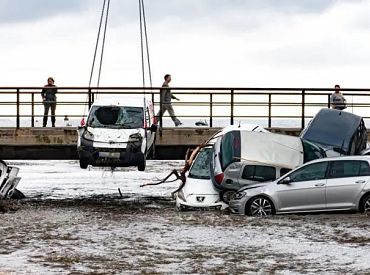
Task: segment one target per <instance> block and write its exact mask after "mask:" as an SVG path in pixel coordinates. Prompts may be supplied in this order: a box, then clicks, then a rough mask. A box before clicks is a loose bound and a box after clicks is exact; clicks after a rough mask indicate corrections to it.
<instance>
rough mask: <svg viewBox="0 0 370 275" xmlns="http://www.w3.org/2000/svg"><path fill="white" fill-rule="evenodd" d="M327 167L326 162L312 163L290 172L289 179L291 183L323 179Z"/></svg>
mask: <svg viewBox="0 0 370 275" xmlns="http://www.w3.org/2000/svg"><path fill="white" fill-rule="evenodd" d="M327 167H328V162H327V161H323V162H318V163H312V164H309V165H306V166H304V167H302V168H300V169H298V170H296V171H294V172H292V173H291V174H290V175H289V177H290V180H291V181H292V182H300V181H310V180H319V179H324V178H325V175H326V168H327Z"/></svg>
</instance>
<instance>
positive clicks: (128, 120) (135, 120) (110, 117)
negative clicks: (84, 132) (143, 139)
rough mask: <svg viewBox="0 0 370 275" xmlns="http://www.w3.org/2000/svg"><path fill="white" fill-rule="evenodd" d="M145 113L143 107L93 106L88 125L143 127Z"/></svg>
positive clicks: (125, 127)
mask: <svg viewBox="0 0 370 275" xmlns="http://www.w3.org/2000/svg"><path fill="white" fill-rule="evenodd" d="M143 125H144V114H143V108H141V107H124V106H93V107H92V108H91V111H90V115H89V118H88V120H87V126H89V127H94V128H99V127H101V128H124V129H136V128H143Z"/></svg>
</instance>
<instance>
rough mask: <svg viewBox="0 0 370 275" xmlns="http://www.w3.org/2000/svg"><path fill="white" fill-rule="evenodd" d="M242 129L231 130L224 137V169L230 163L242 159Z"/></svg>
mask: <svg viewBox="0 0 370 275" xmlns="http://www.w3.org/2000/svg"><path fill="white" fill-rule="evenodd" d="M240 154H241V147H240V131H231V132H228V133H226V134H225V135H224V136H223V137H222V142H221V156H220V161H221V167H222V170H223V171H224V170H225V169H226V167H227V166H229V164H230V163H232V162H236V161H240Z"/></svg>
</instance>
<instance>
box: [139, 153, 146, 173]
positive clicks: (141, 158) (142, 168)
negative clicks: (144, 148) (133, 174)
mask: <svg viewBox="0 0 370 275" xmlns="http://www.w3.org/2000/svg"><path fill="white" fill-rule="evenodd" d="M145 166H146V159H145V156H144V154H139V164H138V166H137V170H139V171H145Z"/></svg>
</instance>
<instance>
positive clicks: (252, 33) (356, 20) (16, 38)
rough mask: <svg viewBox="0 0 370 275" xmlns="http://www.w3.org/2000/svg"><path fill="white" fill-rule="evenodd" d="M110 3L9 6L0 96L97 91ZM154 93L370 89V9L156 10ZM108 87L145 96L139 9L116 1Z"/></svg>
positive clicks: (279, 0) (225, 4)
mask: <svg viewBox="0 0 370 275" xmlns="http://www.w3.org/2000/svg"><path fill="white" fill-rule="evenodd" d="M102 3H103V1H102V0H52V1H51V0H32V1H30V0H0V37H1V44H0V51H1V54H0V86H41V85H44V84H45V82H46V78H47V77H48V76H53V77H54V78H55V80H56V84H57V85H58V86H74V85H81V86H87V85H88V80H89V74H90V69H91V63H92V58H93V51H94V46H95V40H96V35H97V30H98V23H99V16H100V10H101V7H102ZM145 7H146V15H147V25H148V26H147V27H148V36H149V46H150V56H151V63H152V72H153V82H154V83H153V84H154V85H155V86H159V85H161V84H162V80H163V75H164V74H165V73H170V74H172V75H173V82H172V86H234V87H276V86H277V87H332V86H333V85H334V84H335V83H339V84H341V86H342V87H370V78H369V72H370V16H369V14H370V1H365V0H363V1H361V0H348V1H345V0H342V1H340V0H337V1H334V0H299V1H298V0H171V1H165V0H147V1H145ZM109 19H110V20H109V25H108V32H107V38H106V39H107V40H106V50H105V56H104V64H103V71H102V77H101V85H102V86H140V85H141V63H140V62H141V61H140V40H139V15H138V1H137V0H112V1H111V13H110V18H109Z"/></svg>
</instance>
